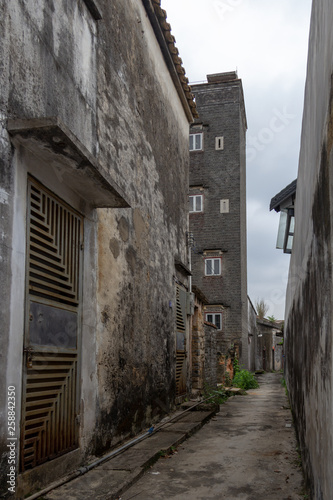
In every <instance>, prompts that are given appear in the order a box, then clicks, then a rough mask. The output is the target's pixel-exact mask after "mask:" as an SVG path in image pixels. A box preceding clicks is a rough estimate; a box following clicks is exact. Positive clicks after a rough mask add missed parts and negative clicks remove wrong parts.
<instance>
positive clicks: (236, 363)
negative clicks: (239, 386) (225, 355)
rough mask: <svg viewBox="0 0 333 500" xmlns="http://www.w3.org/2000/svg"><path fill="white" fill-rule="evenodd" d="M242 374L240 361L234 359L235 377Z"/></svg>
mask: <svg viewBox="0 0 333 500" xmlns="http://www.w3.org/2000/svg"><path fill="white" fill-rule="evenodd" d="M239 372H240V366H239V361H238V359H237V358H235V359H234V376H235V375H236V374H237V373H239Z"/></svg>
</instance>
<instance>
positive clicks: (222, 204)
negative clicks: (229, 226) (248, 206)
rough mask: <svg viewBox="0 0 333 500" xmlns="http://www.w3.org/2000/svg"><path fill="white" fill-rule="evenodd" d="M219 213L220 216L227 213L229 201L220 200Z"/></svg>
mask: <svg viewBox="0 0 333 500" xmlns="http://www.w3.org/2000/svg"><path fill="white" fill-rule="evenodd" d="M220 213H221V214H228V213H229V200H220Z"/></svg>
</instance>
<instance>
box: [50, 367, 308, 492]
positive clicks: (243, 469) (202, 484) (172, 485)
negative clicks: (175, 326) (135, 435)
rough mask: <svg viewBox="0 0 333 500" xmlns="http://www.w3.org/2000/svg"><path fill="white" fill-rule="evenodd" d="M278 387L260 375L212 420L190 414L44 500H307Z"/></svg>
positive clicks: (276, 380) (209, 415)
mask: <svg viewBox="0 0 333 500" xmlns="http://www.w3.org/2000/svg"><path fill="white" fill-rule="evenodd" d="M280 380H281V375H280V374H264V375H262V376H260V378H259V382H260V388H259V389H255V390H251V391H248V395H246V396H238V395H237V396H235V397H232V398H230V399H229V400H228V401H227V402H226V403H225V404H223V405H221V409H220V413H217V414H216V415H215V416H213V418H212V413H211V412H209V411H193V412H192V411H191V412H189V413H187V414H185V415H183V416H182V419H181V420H180V421H178V422H175V423H169V424H167V425H165V426H164V427H163V429H161V430H160V431H159V432H157V433H156V434H154V435H152V436H151V437H149V438H147V439H145V440H144V441H141V442H140V443H137V444H136V445H135V446H133V447H131V448H129V449H128V450H126V451H124V452H123V453H122V454H120V455H118V456H116V457H115V458H113V459H111V460H109V461H107V462H105V463H104V464H102V465H100V466H98V467H96V468H95V469H93V470H91V471H90V472H88V473H87V474H85V475H83V476H82V477H78V478H77V479H74V480H73V481H71V482H69V483H67V484H66V485H63V486H61V487H59V488H57V489H55V490H53V491H52V492H50V493H48V494H46V495H44V496H43V499H47V500H51V499H52V500H58V499H61V500H63V499H66V500H74V499H91V498H94V499H96V500H102V499H103V500H104V499H105V500H106V499H108V500H114V499H116V498H121V500H131V499H132V498H133V499H134V498H135V500H150V499H151V500H164V499H168V500H171V499H172V500H184V499H191V500H196V499H197V500H199V499H200V500H209V499H219V500H220V499H227V500H233V499H237V500H300V499H304V498H306V497H304V492H303V478H302V473H301V469H300V467H299V458H298V453H297V451H296V440H295V435H294V429H293V424H292V417H291V412H290V409H289V404H288V400H287V398H286V396H285V392H284V388H283V387H282V386H281V383H280ZM209 419H210V420H209ZM205 420H206V421H207V420H209V422H208V423H207V425H205V426H204V427H202V428H200V427H201V426H202V425H203V423H204V421H205ZM199 429H200V430H199ZM194 432H196V433H195V434H194V435H193V433H194ZM190 435H191V437H189V436H190ZM187 437H189V438H188V439H187V440H186V441H185V439H186V438H187ZM163 450H164V451H163ZM156 460H157V462H156ZM154 462H156V463H155V464H154V465H152V466H151V464H152V463H154Z"/></svg>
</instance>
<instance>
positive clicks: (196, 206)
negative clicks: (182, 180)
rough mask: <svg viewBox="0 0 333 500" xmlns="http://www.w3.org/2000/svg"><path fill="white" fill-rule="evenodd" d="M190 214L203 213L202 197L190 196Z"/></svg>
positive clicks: (198, 195) (197, 195)
mask: <svg viewBox="0 0 333 500" xmlns="http://www.w3.org/2000/svg"><path fill="white" fill-rule="evenodd" d="M190 212H192V213H193V212H203V196H202V194H195V195H193V196H190Z"/></svg>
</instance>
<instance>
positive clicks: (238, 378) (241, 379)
mask: <svg viewBox="0 0 333 500" xmlns="http://www.w3.org/2000/svg"><path fill="white" fill-rule="evenodd" d="M232 384H233V386H234V387H239V388H240V389H244V390H245V391H246V390H247V389H257V388H258V387H259V384H258V382H257V380H256V378H255V376H254V374H253V373H250V372H249V371H247V370H239V371H238V372H237V373H236V375H235V376H234V378H233V381H232Z"/></svg>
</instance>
